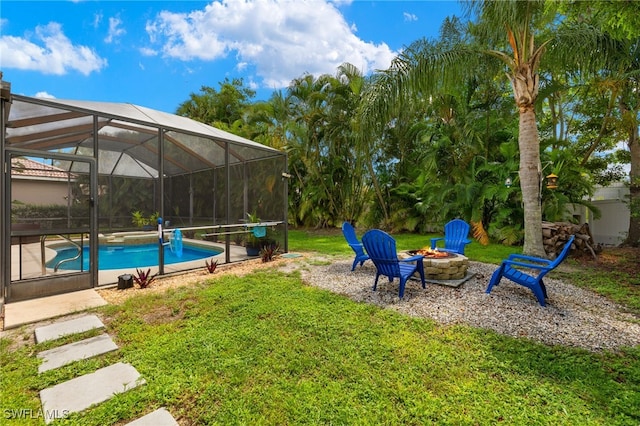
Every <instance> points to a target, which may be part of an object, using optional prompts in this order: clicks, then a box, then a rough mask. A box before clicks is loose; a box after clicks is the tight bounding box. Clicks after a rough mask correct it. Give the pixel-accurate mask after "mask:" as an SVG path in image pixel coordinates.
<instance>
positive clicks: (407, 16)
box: [402, 12, 418, 22]
mask: <svg viewBox="0 0 640 426" xmlns="http://www.w3.org/2000/svg"><path fill="white" fill-rule="evenodd" d="M402 16H404V20H405V21H410V22H411V21H417V20H418V16H417V15H415V14H413V13H409V12H402Z"/></svg>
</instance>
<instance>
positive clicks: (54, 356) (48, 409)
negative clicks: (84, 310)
mask: <svg viewBox="0 0 640 426" xmlns="http://www.w3.org/2000/svg"><path fill="white" fill-rule="evenodd" d="M99 328H104V324H103V323H102V321H100V319H99V318H98V317H97V316H95V315H87V316H84V317H80V318H76V319H73V320H68V321H62V322H57V323H54V324H50V325H47V326H43V327H38V328H36V329H35V338H36V342H37V343H41V342H46V341H49V340H56V339H59V338H61V337H64V336H69V335H72V334H77V333H83V332H85V331H89V330H93V329H99ZM117 349H118V345H116V344H115V342H114V341H113V340H112V339H111V337H110V336H109V335H108V334H104V333H103V334H101V335H99V336H95V337H91V338H87V339H84V340H80V341H77V342H73V343H69V344H66V345H63V346H59V347H57V348H53V349H49V350H46V351H42V352H40V353H39V354H38V358H41V359H42V360H43V361H42V363H41V364H40V366H39V367H38V372H39V373H43V372H45V371H49V370H53V369H55V368H58V367H62V366H64V365H67V364H70V363H73V362H75V361H80V360H82V359H87V358H91V357H94V356H98V355H102V354H105V353H107V352H111V351H115V350H117ZM144 383H145V380H144V379H143V378H142V377H141V375H140V373H138V371H137V370H136V369H135V368H134V367H133V366H132V365H130V364H125V363H122V362H119V363H116V364H113V365H110V366H108V367H104V368H101V369H99V370H98V371H95V372H94V373H89V374H85V375H83V376H80V377H76V378H75V379H71V380H68V381H66V382H63V383H60V384H57V385H55V386H51V387H49V388H47V389H43V390H41V391H40V401H41V403H42V411H43V412H44V413H45V416H44V420H45V423H47V424H49V423H51V422H52V421H54V420H56V419H60V418H65V417H67V416H68V415H69V414H71V413H76V412H80V411H83V410H86V409H87V408H89V407H91V406H92V405H95V404H99V403H101V402H104V401H107V400H109V399H111V398H112V397H114V396H115V395H117V394H119V393H123V392H126V391H128V390H131V389H133V388H135V387H137V386H140V385H142V384H144ZM128 425H131V426H147V425H148V426H177V425H178V422H176V420H175V419H174V418H173V416H171V414H170V413H169V412H168V411H167V410H166V409H165V408H160V409H158V410H156V411H154V412H152V413H149V414H147V415H145V416H143V417H141V418H139V419H137V420H134V421H132V422H131V423H129V424H128Z"/></svg>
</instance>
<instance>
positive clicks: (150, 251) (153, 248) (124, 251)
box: [47, 244, 222, 271]
mask: <svg viewBox="0 0 640 426" xmlns="http://www.w3.org/2000/svg"><path fill="white" fill-rule="evenodd" d="M56 251H57V252H58V254H57V255H56V257H55V258H53V259H52V260H51V261H49V262H48V263H47V267H49V268H53V267H55V265H56V264H57V263H58V262H60V261H61V260H63V259H70V258H72V257H75V256H76V254H77V253H78V250H77V249H76V248H75V247H65V248H60V249H56ZM220 253H222V250H220V249H218V248H216V247H211V248H205V247H200V246H190V245H187V244H185V245H184V246H183V248H182V256H177V255H176V254H174V253H173V252H172V251H171V248H170V247H168V246H164V263H165V265H170V264H173V263H181V262H189V261H192V260H200V259H202V260H204V259H208V258H210V257H212V256H215V255H217V254H220ZM81 259H82V261H83V262H82V270H83V271H88V270H89V247H88V246H86V247H84V250H83V253H82V256H81V257H80V258H78V259H75V260H73V261H71V262H65V263H63V264H62V265H60V267H59V269H64V270H74V271H79V270H80V260H81ZM203 265H204V264H203ZM150 266H158V244H136V245H121V246H111V245H109V246H106V245H103V246H99V247H98V269H100V270H101V271H102V270H107V269H126V268H142V267H150Z"/></svg>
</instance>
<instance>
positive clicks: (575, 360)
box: [0, 230, 640, 426]
mask: <svg viewBox="0 0 640 426" xmlns="http://www.w3.org/2000/svg"><path fill="white" fill-rule="evenodd" d="M397 239H398V246H399V247H398V248H399V249H401V250H402V249H410V248H416V247H418V246H417V245H416V244H419V246H420V247H421V246H424V245H427V244H428V241H427V242H424V243H423V240H425V237H416V236H409V235H406V236H405V235H402V236H398V238H397ZM474 244H476V243H474ZM474 244H472V245H471V246H470V247H469V249H468V255H469V256H470V257H472V258H473V256H476V253H479V252H483V253H484V256H486V257H487V260H486V261H489V259H490V258H495V259H494V260H495V261H496V262H497V261H499V259H500V258H502V257H503V255H504V253H510V252H513V251H514V250H507V251H505V252H503V250H504V249H503V248H501V247H493V246H490V247H482V246H479V245H478V246H474ZM345 246H346V244H345V243H344V240H341V235H340V234H339V233H338V234H336V233H323V234H322V235H319V234H315V233H306V232H302V231H296V230H294V231H291V233H290V250H291V251H301V250H303V249H304V250H319V251H321V252H323V253H326V254H336V255H339V254H342V255H347V256H348V255H350V249H349V248H348V247H346V249H345ZM506 249H508V248H506ZM476 251H477V252H476ZM630 285H633V284H630ZM96 311H97V312H98V313H99V314H100V315H101V316H102V317H103V318H104V319H105V320H104V322H105V324H106V326H107V330H108V332H109V334H110V335H111V336H113V338H114V340H115V341H116V342H117V344H118V345H119V347H120V350H118V351H116V352H114V353H111V354H108V355H106V356H102V357H99V358H96V359H91V360H85V361H82V362H79V363H76V364H73V365H70V366H67V367H63V368H60V369H58V370H54V371H50V372H47V373H44V374H42V375H40V376H38V374H37V365H38V362H37V359H36V357H35V354H36V353H37V352H38V351H40V350H43V349H47V348H49V347H51V344H50V343H49V344H40V345H36V346H35V347H34V345H27V346H26V347H23V348H21V349H19V350H9V349H8V348H9V345H10V343H11V341H9V340H8V339H2V340H1V345H2V351H1V363H2V375H1V376H0V406H1V407H2V410H3V413H7V411H6V410H11V409H15V408H25V409H29V408H30V409H33V410H34V411H37V410H38V409H39V408H40V404H39V397H38V391H39V390H40V389H43V388H45V387H47V386H50V385H53V384H56V383H59V382H61V381H64V380H66V379H70V378H72V377H76V376H78V375H80V374H83V373H87V372H92V371H94V370H95V369H96V368H99V367H101V366H106V365H109V364H112V363H114V362H117V361H123V362H128V363H131V364H132V365H133V366H135V368H136V369H137V370H138V371H139V372H140V373H141V374H142V376H143V377H144V378H145V380H146V382H147V383H146V384H145V385H144V386H141V387H139V388H137V389H134V390H132V391H129V392H126V393H124V394H121V395H118V396H116V397H115V398H113V399H112V400H110V401H107V402H105V403H103V404H100V405H99V406H98V407H96V408H94V409H91V410H88V411H87V412H86V413H85V414H82V415H74V416H72V418H71V419H70V420H68V421H67V422H65V423H64V424H77V425H108V424H116V423H117V424H124V423H125V422H126V421H129V420H132V419H134V418H136V417H139V416H141V415H143V414H145V413H148V412H150V411H152V410H153V409H155V408H158V407H161V406H164V407H166V408H167V409H168V410H169V411H170V412H171V413H172V415H173V416H174V417H175V418H177V419H179V421H180V422H182V423H184V424H193V425H202V424H220V425H229V424H231V425H249V424H250V425H253V424H258V425H273V424H278V425H294V424H323V425H325V424H334V425H351V424H358V425H378V424H386V425H406V424H409V425H412V424H413V425H424V424H451V425H466V424H469V425H477V424H480V425H485V424H486V425H489V424H491V425H492V424H509V425H616V424H617V425H635V426H637V425H638V424H640V348H638V347H636V348H629V349H626V350H624V351H621V352H620V353H602V354H594V353H590V352H587V351H584V350H579V349H572V348H565V347H548V346H544V345H541V344H535V343H531V342H529V341H525V340H518V339H514V338H510V337H505V336H501V335H498V334H496V333H493V332H489V331H486V330H479V329H474V328H471V327H466V326H448V327H443V326H440V325H438V324H437V323H435V322H434V321H431V320H427V319H418V318H411V317H408V316H405V315H402V314H399V313H396V312H393V311H390V310H385V309H381V308H378V307H374V306H369V305H366V304H360V303H355V302H353V301H351V300H349V299H347V298H345V297H342V296H339V295H336V294H332V293H330V292H327V291H323V290H319V289H317V288H315V287H309V286H306V285H304V284H303V283H302V282H301V280H300V277H299V274H298V273H291V274H285V273H282V272H276V271H268V270H262V271H257V272H254V273H252V274H250V275H248V276H246V277H243V278H237V277H234V276H230V275H227V276H222V275H220V276H219V277H216V276H215V275H214V276H213V278H212V279H210V280H209V281H206V282H203V283H201V284H200V285H197V286H189V287H183V288H179V289H175V290H170V291H168V292H167V293H164V294H152V293H148V294H144V295H142V296H138V297H135V298H132V299H130V300H128V301H127V302H125V303H124V304H122V305H112V306H107V307H103V308H100V309H98V310H96ZM5 417H6V414H5V416H3V419H2V421H0V424H5V423H3V422H7V420H5ZM118 422H120V423H118ZM61 423H62V422H61ZM8 424H14V423H11V422H10V423H8ZM15 424H43V423H42V421H40V420H37V419H36V420H25V421H23V422H17V421H16V422H15Z"/></svg>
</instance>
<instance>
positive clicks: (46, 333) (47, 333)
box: [35, 315, 104, 343]
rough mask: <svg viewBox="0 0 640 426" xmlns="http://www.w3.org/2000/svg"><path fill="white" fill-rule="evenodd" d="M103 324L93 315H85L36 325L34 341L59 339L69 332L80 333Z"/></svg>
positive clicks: (100, 326)
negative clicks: (40, 325)
mask: <svg viewBox="0 0 640 426" xmlns="http://www.w3.org/2000/svg"><path fill="white" fill-rule="evenodd" d="M103 327H104V324H103V323H102V321H100V319H99V318H98V317H97V316H95V315H87V316H85V317H80V318H76V319H72V320H69V321H63V322H56V323H53V324H51V325H45V326H43V327H38V328H36V330H35V335H36V343H41V342H46V341H49V340H55V339H59V338H61V337H63V336H68V335H70V334H76V333H82V332H85V331H89V330H93V329H94V328H103Z"/></svg>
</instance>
